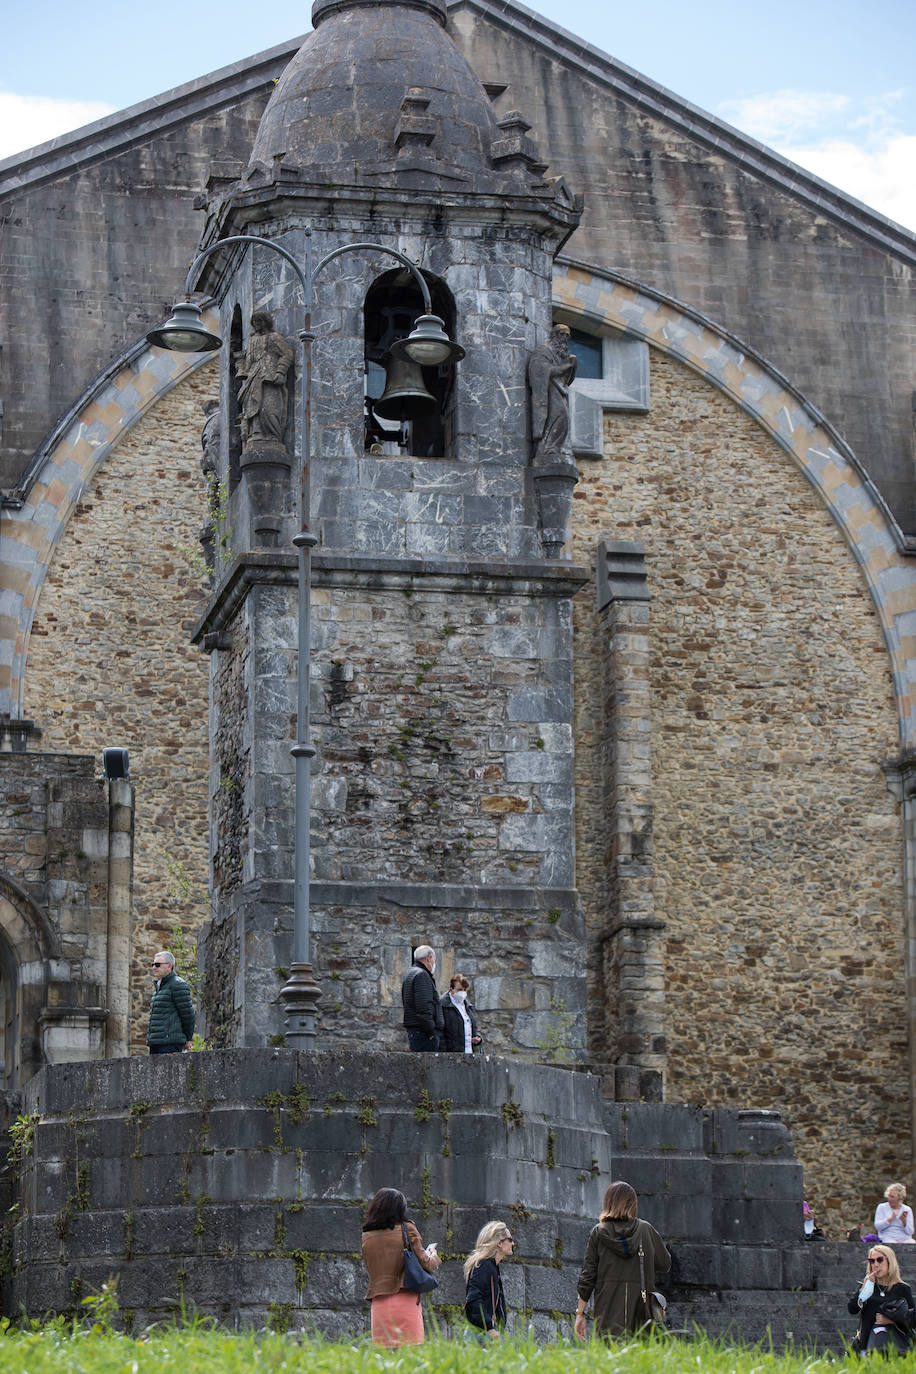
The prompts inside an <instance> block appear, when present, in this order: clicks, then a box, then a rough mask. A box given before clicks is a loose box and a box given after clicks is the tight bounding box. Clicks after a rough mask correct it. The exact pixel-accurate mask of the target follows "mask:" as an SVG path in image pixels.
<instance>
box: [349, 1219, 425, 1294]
mask: <svg viewBox="0 0 916 1374" xmlns="http://www.w3.org/2000/svg"><path fill="white" fill-rule="evenodd" d="M405 1225H406V1227H407V1236H408V1239H409V1240H410V1246H411V1249H412V1250H413V1252H414V1254H415V1255H416V1257H417V1259H418V1260H419V1261H420V1263H421V1264H422V1265H423V1268H424V1269H425V1270H426V1272H427V1273H428V1274H432V1273H434V1272H435V1268H436V1266H435V1264H434V1263H433V1261H432V1260H431V1259H430V1258H429V1256H428V1255H427V1253H426V1249H425V1247H424V1245H423V1241H422V1240H421V1239H420V1232H419V1231H418V1230H417V1228H416V1226H414V1224H413V1222H412V1221H408V1222H405ZM363 1263H364V1264H365V1266H366V1268H367V1270H368V1271H369V1288H368V1291H367V1293H366V1297H367V1298H383V1297H387V1296H388V1294H390V1293H398V1292H400V1290H401V1288H402V1287H403V1286H404V1241H403V1237H402V1236H401V1228H400V1226H392V1227H390V1228H389V1229H388V1230H387V1231H364V1232H363Z"/></svg>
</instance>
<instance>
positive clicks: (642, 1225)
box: [579, 1217, 671, 1336]
mask: <svg viewBox="0 0 916 1374" xmlns="http://www.w3.org/2000/svg"><path fill="white" fill-rule="evenodd" d="M640 1243H641V1244H642V1248H643V1266H644V1269H645V1276H646V1293H647V1295H649V1294H651V1292H652V1289H653V1288H654V1287H655V1275H656V1274H664V1273H666V1272H667V1271H668V1270H669V1269H670V1268H671V1256H670V1255H669V1254H668V1251H667V1250H666V1249H665V1245H664V1242H663V1241H662V1238H661V1236H660V1235H659V1234H658V1232H657V1231H656V1229H655V1227H654V1226H650V1225H649V1223H648V1222H647V1221H640V1220H639V1218H638V1217H634V1218H633V1219H632V1220H627V1219H625V1218H624V1219H621V1220H616V1219H615V1220H613V1221H599V1223H598V1225H597V1226H596V1227H594V1229H593V1230H592V1233H591V1235H590V1236H589V1238H588V1245H587V1246H586V1247H585V1262H584V1264H583V1265H582V1272H581V1274H580V1275H579V1297H580V1298H581V1299H582V1301H583V1302H588V1300H589V1298H590V1297H591V1296H592V1294H594V1296H595V1303H594V1318H595V1329H596V1330H597V1331H599V1332H600V1333H601V1334H602V1335H607V1336H616V1335H622V1334H623V1333H625V1332H628V1331H636V1330H638V1329H639V1327H641V1326H643V1325H644V1324H645V1323H646V1322H647V1321H649V1320H650V1317H649V1312H648V1311H647V1309H646V1306H645V1304H644V1303H643V1300H642V1285H641V1283H640V1278H639V1247H640Z"/></svg>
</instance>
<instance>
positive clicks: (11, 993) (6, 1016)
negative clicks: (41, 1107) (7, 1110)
mask: <svg viewBox="0 0 916 1374" xmlns="http://www.w3.org/2000/svg"><path fill="white" fill-rule="evenodd" d="M16 984H17V975H16V961H15V959H14V958H13V954H12V950H11V949H10V947H9V945H8V944H7V942H6V940H4V938H3V936H2V935H0V1064H2V1069H0V1088H2V1089H3V1091H4V1092H8V1091H9V1090H10V1089H11V1088H15V1087H17V1086H18V1083H19V1064H18V1059H19V1056H18V1053H17V1045H18V1038H19V1036H18V1029H19V1018H18V1016H17V1007H16Z"/></svg>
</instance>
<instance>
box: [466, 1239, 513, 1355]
mask: <svg viewBox="0 0 916 1374" xmlns="http://www.w3.org/2000/svg"><path fill="white" fill-rule="evenodd" d="M514 1245H515V1241H514V1240H513V1239H512V1232H511V1231H510V1230H509V1228H508V1226H507V1225H506V1223H505V1222H504V1221H488V1222H487V1224H486V1226H484V1227H483V1228H482V1229H481V1231H480V1234H479V1235H478V1237H477V1243H476V1245H475V1246H474V1249H473V1250H472V1251H471V1253H470V1254H469V1255H468V1257H467V1259H466V1260H465V1262H464V1281H465V1284H466V1286H467V1291H466V1294H465V1299H464V1315H465V1316H466V1317H467V1319H468V1321H469V1322H470V1323H471V1326H473V1327H474V1328H475V1331H479V1332H480V1333H481V1335H480V1337H479V1339H481V1340H482V1339H483V1337H484V1335H486V1336H489V1338H490V1339H491V1340H499V1337H500V1334H501V1332H502V1330H503V1328H504V1327H505V1325H506V1299H505V1297H504V1296H503V1282H502V1279H501V1278H500V1276H499V1266H500V1264H501V1263H502V1261H503V1260H504V1259H508V1258H509V1257H510V1255H511V1254H512V1250H513V1247H514Z"/></svg>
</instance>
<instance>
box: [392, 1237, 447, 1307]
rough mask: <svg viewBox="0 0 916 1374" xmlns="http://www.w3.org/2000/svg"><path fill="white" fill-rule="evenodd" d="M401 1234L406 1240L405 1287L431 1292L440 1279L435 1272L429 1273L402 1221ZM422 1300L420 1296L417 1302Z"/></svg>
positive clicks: (411, 1290)
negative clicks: (417, 1255) (416, 1252)
mask: <svg viewBox="0 0 916 1374" xmlns="http://www.w3.org/2000/svg"><path fill="white" fill-rule="evenodd" d="M401 1236H402V1237H403V1240H404V1287H405V1288H406V1289H407V1291H408V1293H416V1294H418V1295H419V1294H420V1293H431V1292H432V1291H433V1289H434V1288H438V1287H439V1280H438V1279H437V1278H436V1276H435V1274H428V1273H427V1272H426V1270H425V1269H424V1268H423V1265H422V1264H421V1263H420V1261H419V1260H418V1259H417V1257H416V1255H415V1254H414V1252H413V1247H412V1246H411V1244H410V1237H409V1236H408V1234H407V1227H406V1226H405V1225H404V1223H403V1221H402V1222H401ZM419 1301H420V1298H419V1296H418V1297H417V1302H419Z"/></svg>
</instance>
